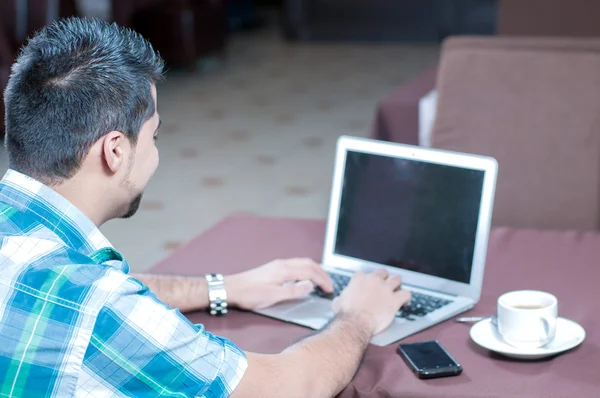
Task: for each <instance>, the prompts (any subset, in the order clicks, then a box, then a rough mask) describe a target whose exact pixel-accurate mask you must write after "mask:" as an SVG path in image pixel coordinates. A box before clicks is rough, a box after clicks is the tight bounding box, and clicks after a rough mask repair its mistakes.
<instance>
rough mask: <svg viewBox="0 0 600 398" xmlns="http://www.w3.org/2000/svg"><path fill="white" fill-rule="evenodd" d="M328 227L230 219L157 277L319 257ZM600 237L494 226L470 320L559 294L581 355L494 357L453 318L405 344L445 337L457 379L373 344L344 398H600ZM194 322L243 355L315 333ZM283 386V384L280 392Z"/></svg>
mask: <svg viewBox="0 0 600 398" xmlns="http://www.w3.org/2000/svg"><path fill="white" fill-rule="evenodd" d="M324 232H325V223H324V222H323V221H320V220H301V219H281V218H262V217H253V216H235V217H230V218H227V219H225V220H224V221H222V222H221V223H219V224H217V225H216V226H215V227H214V228H212V229H211V230H209V231H208V232H207V233H205V234H203V235H202V236H200V237H198V238H196V239H194V240H193V241H191V242H190V243H189V244H188V245H186V246H184V247H183V248H182V249H181V250H179V251H177V252H176V253H174V254H173V255H172V256H170V257H168V258H167V259H165V260H164V261H162V262H160V263H159V264H157V265H156V266H155V267H154V268H153V269H152V271H153V272H158V273H168V274H189V275H201V274H204V273H207V272H209V271H213V272H222V273H224V274H229V273H234V272H239V271H242V270H245V269H248V268H251V267H254V266H257V265H260V264H263V263H265V262H268V261H270V260H272V259H274V258H287V257H296V256H302V257H303V256H308V257H311V258H313V259H315V260H319V259H320V258H321V252H322V249H323V238H324ZM599 264H600V234H594V233H575V232H542V231H536V230H514V229H507V228H502V229H495V230H493V232H492V234H491V238H490V244H489V250H488V261H487V265H486V270H485V278H484V286H483V294H482V297H481V301H480V302H479V304H478V305H477V306H476V307H475V308H474V309H473V310H471V311H470V312H468V313H465V315H473V316H475V315H491V314H493V313H494V312H495V307H496V300H497V298H498V296H499V295H500V294H501V293H503V292H506V291H509V290H516V289H540V290H545V291H548V292H551V293H554V294H555V295H556V296H557V297H558V300H559V315H560V316H563V317H566V318H569V319H572V320H574V321H576V322H578V323H580V324H581V325H582V326H583V327H584V328H585V330H586V332H587V337H586V340H585V341H584V342H583V343H582V344H581V345H580V346H579V347H577V348H575V349H573V350H571V351H569V352H567V353H564V354H562V355H559V356H556V357H554V358H552V359H546V360H540V361H535V362H521V361H516V360H511V359H507V358H504V357H502V356H499V355H497V354H492V353H490V352H489V351H487V350H485V349H483V348H480V347H478V346H477V345H475V344H474V343H473V342H472V341H471V340H470V339H469V328H470V326H469V325H465V324H457V323H455V322H453V321H446V322H444V323H442V324H438V325H436V326H434V327H432V328H430V329H428V330H426V331H423V332H421V333H419V334H417V335H414V336H411V337H409V338H406V339H405V340H404V341H403V342H413V341H423V340H428V339H437V340H439V341H440V342H441V343H442V345H444V347H446V349H448V351H449V352H450V353H451V354H452V355H453V356H454V357H455V358H456V359H457V360H458V361H459V362H460V363H461V365H462V366H463V368H464V371H463V373H462V374H461V375H460V376H457V377H449V378H443V379H434V380H420V379H418V378H417V377H416V376H415V375H414V374H413V373H412V372H411V371H410V370H409V368H408V367H407V366H406V365H405V363H404V362H403V361H402V359H401V358H400V357H399V356H398V355H397V354H396V353H395V350H396V346H397V344H392V345H390V346H387V347H376V346H370V347H369V348H368V350H367V352H366V355H365V358H364V360H363V362H362V365H361V367H360V369H359V371H358V373H357V374H356V376H355V378H354V380H353V381H352V383H351V384H350V385H349V386H348V387H347V388H346V389H345V390H344V391H343V392H342V394H341V397H345V398H349V397H598V396H600V371H599V369H598V368H599V365H600V347H599V346H600V324H599V321H598V317H597V315H596V314H597V312H598V304H597V294H596V292H597V289H598V286H599V285H600V269H599V267H598V265H599ZM189 319H190V320H192V321H193V322H196V323H203V324H204V325H205V327H206V329H207V330H208V331H210V332H212V333H214V334H217V335H221V336H224V337H227V338H230V339H232V340H233V341H234V342H235V343H236V344H238V345H239V346H240V347H241V348H242V349H244V350H249V351H255V352H262V353H276V352H279V351H281V350H282V349H283V348H285V347H286V346H287V345H288V344H290V343H292V342H293V341H295V340H296V339H297V338H299V337H301V336H304V335H307V334H309V333H311V332H312V331H311V330H309V329H306V328H303V327H300V326H296V325H292V324H287V323H284V322H280V321H276V320H273V319H269V318H266V317H263V316H260V315H256V314H253V313H250V312H240V311H232V312H231V313H230V314H229V315H227V316H226V317H222V318H213V317H210V316H209V315H206V314H204V313H195V314H190V315H189ZM274 388H275V386H274Z"/></svg>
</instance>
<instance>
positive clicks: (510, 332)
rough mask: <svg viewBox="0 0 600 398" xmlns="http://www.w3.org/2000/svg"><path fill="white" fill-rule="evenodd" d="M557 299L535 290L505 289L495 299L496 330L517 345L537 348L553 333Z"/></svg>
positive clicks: (553, 334) (551, 336) (554, 332)
mask: <svg viewBox="0 0 600 398" xmlns="http://www.w3.org/2000/svg"><path fill="white" fill-rule="evenodd" d="M557 318H558V300H557V299H556V297H555V296H554V295H552V294H550V293H546V292H541V291H537V290H518V291H514V292H508V293H505V294H503V295H502V296H500V297H499V298H498V319H497V322H498V331H499V332H500V334H501V335H502V338H503V339H504V341H506V342H507V343H508V344H510V345H512V346H514V347H517V348H537V347H542V346H544V345H546V344H548V343H550V342H551V341H552V340H553V339H554V336H555V335H556V320H557Z"/></svg>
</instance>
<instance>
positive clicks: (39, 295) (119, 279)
mask: <svg viewBox="0 0 600 398" xmlns="http://www.w3.org/2000/svg"><path fill="white" fill-rule="evenodd" d="M0 239H1V245H0V289H9V290H14V291H15V292H17V291H18V292H21V293H24V294H26V295H27V296H30V297H32V298H36V299H40V300H43V301H52V302H53V303H54V304H57V305H62V306H65V307H68V308H71V309H73V310H76V311H80V312H87V313H92V314H93V313H96V312H97V311H99V310H100V308H101V307H102V306H103V305H104V303H105V302H106V301H107V300H108V299H109V297H110V296H111V295H112V294H113V293H115V292H116V291H117V290H119V289H122V286H123V285H124V284H125V283H126V282H127V281H128V280H129V279H130V278H129V276H128V275H127V274H125V273H123V272H122V271H121V270H120V269H118V268H116V267H113V266H109V265H106V264H102V263H97V262H95V261H94V260H93V259H92V258H90V257H88V256H86V255H84V254H82V253H80V252H78V251H76V250H73V249H71V248H69V247H67V246H65V245H64V244H62V243H61V242H57V241H54V240H50V239H45V238H40V237H37V236H27V235H13V236H0ZM127 284H131V282H128V283H127Z"/></svg>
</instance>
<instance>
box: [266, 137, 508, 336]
mask: <svg viewBox="0 0 600 398" xmlns="http://www.w3.org/2000/svg"><path fill="white" fill-rule="evenodd" d="M497 170H498V165H497V162H496V160H495V159H493V158H490V157H484V156H478V155H470V154H464V153H456V152H449V151H443V150H438V149H430V148H424V147H415V146H409V145H402V144H396V143H389V142H382V141H376V140H371V139H366V138H356V137H348V136H342V137H340V138H339V140H338V143H337V150H336V158H335V165H334V173H333V183H332V189H331V199H330V204H329V215H328V219H327V229H326V234H325V246H324V250H323V258H322V267H323V268H324V269H325V270H326V271H327V272H328V273H329V274H330V275H331V277H332V279H333V281H334V285H335V293H334V294H329V295H328V294H325V293H324V292H322V291H320V290H319V289H316V290H315V292H314V293H313V294H311V295H310V296H308V297H306V298H303V299H300V300H293V301H287V302H283V303H279V304H277V305H274V306H272V307H269V308H265V309H261V310H256V311H255V312H257V313H259V314H262V315H266V316H269V317H272V318H276V319H280V320H283V321H286V322H291V323H295V324H298V325H303V326H306V327H309V328H312V329H320V328H322V327H324V326H325V325H326V324H327V323H328V322H329V321H330V320H331V319H332V317H333V312H332V310H331V300H332V299H333V298H334V297H335V296H337V295H338V294H339V292H340V291H341V290H343V288H344V287H345V286H346V285H347V284H348V282H349V280H350V278H351V277H352V275H353V273H355V272H357V271H362V272H367V273H370V272H373V271H374V270H376V269H378V268H385V269H386V270H387V271H388V272H389V273H390V274H391V275H399V276H400V277H401V278H402V281H403V288H404V289H408V290H410V291H411V292H412V299H411V302H410V303H409V304H407V305H406V306H404V307H403V308H400V309H399V310H398V312H397V314H396V317H395V319H394V322H393V323H392V325H391V326H390V327H388V328H387V329H386V330H384V331H382V332H381V333H379V334H377V335H375V336H373V338H372V340H371V343H372V344H375V345H379V346H384V345H388V344H391V343H393V342H396V341H398V340H401V339H403V338H405V337H407V336H409V335H412V334H414V333H417V332H419V331H421V330H424V329H426V328H429V327H431V326H434V325H436V324H438V323H440V322H442V321H444V320H446V319H448V318H451V317H453V316H456V315H457V314H460V313H462V312H464V311H467V310H469V309H471V308H472V307H473V306H475V304H476V303H477V302H478V301H479V298H480V295H481V285H482V282H483V271H484V267H485V259H486V251H487V244H488V236H489V231H490V222H491V217H492V208H493V202H494V192H495V187H496V175H497Z"/></svg>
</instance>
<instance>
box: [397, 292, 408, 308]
mask: <svg viewBox="0 0 600 398" xmlns="http://www.w3.org/2000/svg"><path fill="white" fill-rule="evenodd" d="M394 296H395V298H396V299H397V300H398V308H400V307H402V306H403V305H404V304H407V303H408V302H410V299H411V297H412V296H411V294H410V291H409V290H398V291H397V292H396V293H395V294H394Z"/></svg>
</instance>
